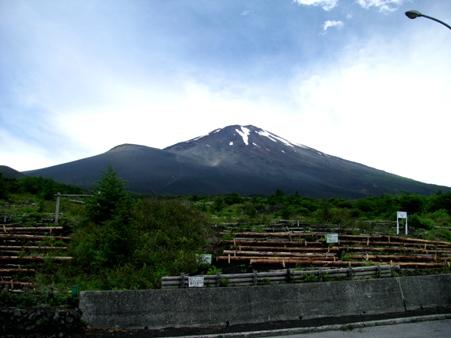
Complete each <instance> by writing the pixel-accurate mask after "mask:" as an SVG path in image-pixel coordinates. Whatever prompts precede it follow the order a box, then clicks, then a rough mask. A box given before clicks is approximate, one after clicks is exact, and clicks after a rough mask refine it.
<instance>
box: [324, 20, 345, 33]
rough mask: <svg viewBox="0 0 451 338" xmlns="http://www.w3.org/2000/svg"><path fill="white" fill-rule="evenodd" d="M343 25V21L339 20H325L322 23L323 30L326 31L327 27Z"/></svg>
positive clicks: (340, 26)
mask: <svg viewBox="0 0 451 338" xmlns="http://www.w3.org/2000/svg"><path fill="white" fill-rule="evenodd" d="M343 26H344V23H343V21H340V20H326V21H324V24H323V31H327V30H328V29H329V28H338V29H340V28H342V27H343Z"/></svg>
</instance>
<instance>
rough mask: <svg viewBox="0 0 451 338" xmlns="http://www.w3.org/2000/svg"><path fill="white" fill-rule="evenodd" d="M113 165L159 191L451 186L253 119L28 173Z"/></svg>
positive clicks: (315, 191)
mask: <svg viewBox="0 0 451 338" xmlns="http://www.w3.org/2000/svg"><path fill="white" fill-rule="evenodd" d="M108 166H112V167H113V169H114V170H115V171H116V172H117V173H118V175H119V176H120V177H121V178H122V179H124V180H125V181H126V183H127V187H128V189H129V190H131V191H133V192H136V193H142V194H152V195H187V194H198V195H213V194H227V193H241V194H247V195H255V194H271V193H273V192H274V191H275V190H276V189H281V190H283V191H285V192H288V193H294V192H297V193H299V194H301V195H304V196H311V197H363V196H369V195H379V194H384V193H399V192H414V193H420V194H430V193H433V192H435V191H438V190H448V189H449V188H446V187H440V186H436V185H430V184H425V183H421V182H418V181H414V180H411V179H407V178H404V177H401V176H397V175H394V174H390V173H387V172H385V171H382V170H377V169H374V168H371V167H368V166H365V165H363V164H359V163H356V162H351V161H348V160H344V159H341V158H339V157H335V156H331V155H328V154H325V153H323V152H321V151H318V150H316V149H313V148H310V147H307V146H304V145H299V144H294V143H292V142H290V141H288V140H286V139H284V138H282V137H280V136H278V135H275V134H273V133H271V132H269V131H266V130H263V129H261V128H258V127H255V126H252V125H247V126H241V125H232V126H227V127H225V128H220V129H216V130H213V131H212V132H210V133H209V134H208V135H205V136H200V137H196V138H194V139H191V140H188V141H185V142H180V143H177V144H175V145H172V146H170V147H167V148H165V149H156V148H150V147H146V146H142V145H133V144H123V145H119V146H117V147H114V148H113V149H111V150H109V151H107V152H106V153H103V154H100V155H97V156H93V157H89V158H85V159H81V160H77V161H74V162H69V163H65V164H60V165H56V166H52V167H48V168H43V169H38V170H33V171H28V172H25V174H27V175H32V176H44V177H50V178H53V179H55V180H57V181H60V182H63V183H68V184H74V185H78V186H82V187H84V188H88V189H89V188H91V187H92V186H93V185H94V184H95V182H96V181H97V180H98V179H99V178H100V177H101V175H102V173H103V172H104V171H105V169H106V168H107V167H108Z"/></svg>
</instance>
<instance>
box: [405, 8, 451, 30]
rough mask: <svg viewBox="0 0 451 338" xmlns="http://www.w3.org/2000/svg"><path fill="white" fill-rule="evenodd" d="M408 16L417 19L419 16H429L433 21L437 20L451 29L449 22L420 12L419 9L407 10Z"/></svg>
mask: <svg viewBox="0 0 451 338" xmlns="http://www.w3.org/2000/svg"><path fill="white" fill-rule="evenodd" d="M406 16H407V17H408V18H409V19H416V18H418V17H423V18H428V19H430V20H433V21H436V22H438V23H441V24H442V25H443V26H445V27H448V28H449V29H451V26H450V25H448V24H447V23H444V22H443V21H441V20H439V19H436V18H433V17H432V16H429V15H426V14H423V13H420V12H418V11H416V10H411V11H407V12H406Z"/></svg>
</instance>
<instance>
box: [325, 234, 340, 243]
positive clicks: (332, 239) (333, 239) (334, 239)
mask: <svg viewBox="0 0 451 338" xmlns="http://www.w3.org/2000/svg"><path fill="white" fill-rule="evenodd" d="M326 243H327V244H334V243H338V234H326Z"/></svg>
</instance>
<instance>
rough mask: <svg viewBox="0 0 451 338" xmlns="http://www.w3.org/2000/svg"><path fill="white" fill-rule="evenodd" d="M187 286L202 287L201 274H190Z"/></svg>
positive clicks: (202, 279)
mask: <svg viewBox="0 0 451 338" xmlns="http://www.w3.org/2000/svg"><path fill="white" fill-rule="evenodd" d="M188 287H190V288H203V287H204V277H203V276H190V277H188Z"/></svg>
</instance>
